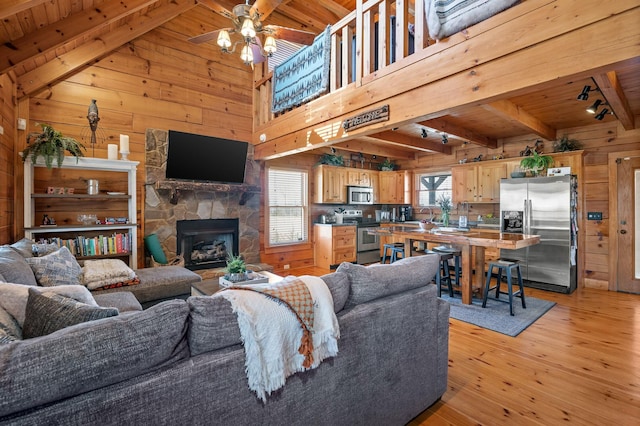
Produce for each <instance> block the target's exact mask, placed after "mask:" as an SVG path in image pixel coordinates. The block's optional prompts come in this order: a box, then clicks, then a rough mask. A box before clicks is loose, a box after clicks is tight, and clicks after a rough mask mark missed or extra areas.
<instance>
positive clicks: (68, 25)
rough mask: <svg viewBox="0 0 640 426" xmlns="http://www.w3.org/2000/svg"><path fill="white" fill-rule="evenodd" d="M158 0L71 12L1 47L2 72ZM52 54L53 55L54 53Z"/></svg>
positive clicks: (136, 0)
mask: <svg viewBox="0 0 640 426" xmlns="http://www.w3.org/2000/svg"><path fill="white" fill-rule="evenodd" d="M157 1H158V0H130V1H127V2H126V4H125V3H124V2H122V1H120V0H110V1H107V2H105V3H103V4H102V5H101V6H100V7H99V8H97V7H94V8H91V9H87V10H84V11H83V12H80V13H76V14H74V15H71V16H70V17H68V18H66V19H62V20H60V21H57V22H55V23H53V24H51V25H48V26H47V27H45V28H43V29H41V30H38V31H35V32H33V33H31V34H29V35H27V36H25V37H22V38H20V39H18V40H15V41H13V42H11V43H5V44H4V45H2V46H0V74H2V73H5V72H7V71H9V70H11V69H13V68H15V67H17V66H19V65H21V64H22V63H23V62H24V61H26V60H28V59H31V58H33V57H34V56H36V55H47V54H48V53H49V52H54V51H55V50H56V49H57V48H58V47H60V46H63V45H65V44H67V43H75V42H76V41H78V44H82V40H83V39H85V38H86V37H87V36H90V34H91V33H94V32H96V31H99V30H100V29H102V28H105V27H108V26H109V25H111V24H112V23H114V22H117V21H118V20H120V19H122V18H125V17H127V16H129V15H131V14H133V13H136V12H138V11H140V10H142V9H143V8H145V7H147V6H149V5H151V4H154V3H156V2H157ZM50 56H54V55H53V54H52V55H50Z"/></svg>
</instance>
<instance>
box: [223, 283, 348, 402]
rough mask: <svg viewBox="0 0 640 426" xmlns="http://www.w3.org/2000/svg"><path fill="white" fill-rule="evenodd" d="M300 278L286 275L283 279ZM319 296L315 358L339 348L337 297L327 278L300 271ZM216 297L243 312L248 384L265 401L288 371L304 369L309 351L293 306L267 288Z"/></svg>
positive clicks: (226, 292) (241, 322)
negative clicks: (301, 350)
mask: <svg viewBox="0 0 640 426" xmlns="http://www.w3.org/2000/svg"><path fill="white" fill-rule="evenodd" d="M289 279H296V278H295V277H287V278H285V279H284V280H289ZM298 279H300V280H302V281H303V282H304V283H305V285H306V286H307V288H308V289H309V292H310V293H311V297H312V299H313V301H314V324H313V328H312V339H313V364H312V365H311V367H310V368H309V369H311V368H316V367H317V366H318V365H319V364H320V362H321V361H322V360H324V359H325V358H329V357H332V356H335V355H337V354H338V339H339V338H340V329H339V326H338V319H337V318H336V315H335V313H334V312H333V298H332V297H331V292H330V291H329V289H328V288H327V286H326V284H325V283H324V281H322V279H321V278H318V277H312V276H307V275H305V276H301V277H298ZM269 285H272V284H255V285H252V286H251V287H252V288H258V289H259V288H265V287H267V286H269ZM213 297H224V298H225V299H227V300H228V301H229V302H230V303H231V306H232V307H233V311H234V312H235V313H236V314H237V316H238V325H239V326H240V334H241V337H242V342H243V344H244V351H245V356H246V359H245V372H246V373H247V379H248V381H249V388H250V389H251V390H253V391H254V392H255V393H256V394H257V396H258V398H260V399H261V400H262V402H266V400H267V395H269V394H271V392H273V391H274V390H277V389H279V388H281V387H282V386H284V384H285V381H286V379H287V377H289V376H291V375H292V374H294V373H296V372H298V371H305V370H307V368H304V367H303V365H302V363H303V362H304V358H305V357H304V356H303V355H302V354H300V353H299V351H298V348H299V347H300V341H301V339H302V328H301V327H300V322H299V321H298V319H297V318H296V316H295V314H293V313H292V312H291V310H290V309H289V308H287V307H286V306H284V305H283V304H281V303H278V302H277V301H274V300H272V299H270V298H268V297H266V296H265V295H263V294H260V293H257V292H253V291H243V290H233V289H228V290H224V291H221V292H218V293H216V294H215V295H214V296H213Z"/></svg>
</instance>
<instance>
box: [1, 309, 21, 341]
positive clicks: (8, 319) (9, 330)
mask: <svg viewBox="0 0 640 426" xmlns="http://www.w3.org/2000/svg"><path fill="white" fill-rule="evenodd" d="M20 339H22V330H21V329H20V324H18V321H16V319H15V318H14V317H13V316H12V315H11V314H10V313H9V312H7V311H6V310H5V309H3V308H2V307H0V343H9V342H13V341H15V340H20Z"/></svg>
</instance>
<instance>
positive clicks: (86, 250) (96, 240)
mask: <svg viewBox="0 0 640 426" xmlns="http://www.w3.org/2000/svg"><path fill="white" fill-rule="evenodd" d="M38 242H40V243H49V244H56V245H57V246H58V247H62V246H65V247H67V248H68V249H69V251H70V252H71V253H73V254H74V255H75V256H100V255H106V254H119V253H129V252H130V251H131V234H129V233H114V234H112V235H109V236H106V235H99V236H97V237H85V236H82V235H79V236H77V237H76V238H68V239H65V238H58V237H51V238H42V239H41V240H40V241H38Z"/></svg>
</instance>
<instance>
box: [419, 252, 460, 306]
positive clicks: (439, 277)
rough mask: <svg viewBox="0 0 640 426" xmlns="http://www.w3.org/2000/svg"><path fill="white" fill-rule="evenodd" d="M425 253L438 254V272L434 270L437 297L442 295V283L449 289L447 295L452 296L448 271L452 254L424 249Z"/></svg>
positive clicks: (451, 285)
mask: <svg viewBox="0 0 640 426" xmlns="http://www.w3.org/2000/svg"><path fill="white" fill-rule="evenodd" d="M424 252H425V254H437V255H438V256H440V260H438V272H436V276H435V280H436V287H438V297H440V296H441V295H442V285H443V284H446V285H447V290H448V291H449V297H453V284H452V283H451V273H450V272H449V259H452V258H453V255H451V254H449V253H438V252H436V251H432V250H425V251H424Z"/></svg>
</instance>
